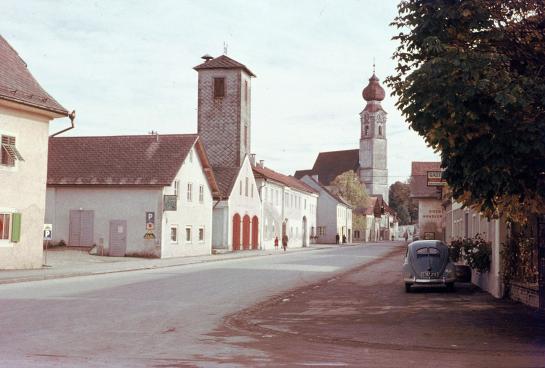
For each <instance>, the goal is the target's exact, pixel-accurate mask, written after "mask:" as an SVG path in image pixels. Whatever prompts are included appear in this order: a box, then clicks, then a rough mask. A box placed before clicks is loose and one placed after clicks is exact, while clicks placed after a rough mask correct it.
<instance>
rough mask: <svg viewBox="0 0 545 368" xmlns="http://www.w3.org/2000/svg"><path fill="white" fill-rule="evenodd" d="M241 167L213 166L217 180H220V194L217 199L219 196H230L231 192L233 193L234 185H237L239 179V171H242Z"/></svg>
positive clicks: (224, 197)
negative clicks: (236, 181)
mask: <svg viewBox="0 0 545 368" xmlns="http://www.w3.org/2000/svg"><path fill="white" fill-rule="evenodd" d="M240 169H241V168H240V167H213V168H212V170H213V171H214V176H215V177H216V180H217V182H218V188H219V191H218V194H217V196H216V197H214V198H216V199H218V198H220V197H221V198H223V199H226V198H229V194H231V191H232V190H233V187H234V185H235V180H236V179H237V176H238V173H239V172H240Z"/></svg>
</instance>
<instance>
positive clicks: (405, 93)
mask: <svg viewBox="0 0 545 368" xmlns="http://www.w3.org/2000/svg"><path fill="white" fill-rule="evenodd" d="M398 10H399V15H398V16H397V17H396V18H395V20H394V21H393V23H392V25H393V26H395V27H397V28H399V29H400V33H399V34H398V35H397V36H395V37H394V39H395V40H397V41H399V47H398V48H397V50H396V52H395V53H394V59H395V60H396V61H397V63H398V65H397V67H396V74H395V75H393V76H390V77H389V78H388V79H387V84H388V85H389V86H390V87H391V88H392V89H393V93H392V94H393V95H394V96H397V97H398V98H399V99H398V101H397V106H398V108H399V109H400V110H401V112H402V114H403V115H404V117H405V118H406V120H407V122H408V123H409V125H410V127H411V128H412V129H414V130H415V131H416V132H418V133H419V134H420V135H421V136H422V137H424V139H425V141H426V142H427V143H428V144H429V145H430V146H431V147H433V148H434V149H435V150H436V151H438V152H440V154H441V161H442V167H443V168H444V169H445V178H446V180H447V182H448V183H449V186H450V187H451V189H452V194H453V196H454V198H455V199H456V200H458V201H461V202H462V203H464V204H465V205H467V206H471V207H473V208H475V209H477V210H479V211H482V212H483V213H485V214H486V215H488V216H498V215H500V214H506V215H508V217H511V218H512V219H514V220H518V221H524V220H525V218H526V216H527V214H528V213H531V212H538V211H539V210H540V209H543V208H545V199H544V198H545V1H543V0H502V1H497V0H465V1H455V0H403V1H401V3H400V4H399V5H398Z"/></svg>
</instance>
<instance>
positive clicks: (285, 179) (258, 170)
mask: <svg viewBox="0 0 545 368" xmlns="http://www.w3.org/2000/svg"><path fill="white" fill-rule="evenodd" d="M252 169H253V170H254V175H255V176H256V177H262V178H265V179H269V180H273V181H276V182H277V183H280V184H283V185H285V186H287V187H290V188H292V189H297V190H300V191H303V192H307V193H312V194H318V191H317V190H316V189H314V188H313V187H311V186H310V185H308V184H306V183H304V182H302V181H301V180H299V179H297V178H295V177H293V176H288V175H284V174H280V173H279V172H276V171H274V170H271V169H269V168H268V167H265V166H264V167H261V166H258V165H256V166H252Z"/></svg>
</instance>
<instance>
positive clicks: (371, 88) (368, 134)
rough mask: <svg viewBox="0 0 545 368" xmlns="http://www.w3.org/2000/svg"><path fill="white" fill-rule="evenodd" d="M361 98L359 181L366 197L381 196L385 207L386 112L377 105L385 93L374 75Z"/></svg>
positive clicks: (386, 178)
mask: <svg viewBox="0 0 545 368" xmlns="http://www.w3.org/2000/svg"><path fill="white" fill-rule="evenodd" d="M362 95H363V99H364V100H365V101H366V102H367V104H366V106H365V108H364V109H363V111H362V112H361V113H360V117H361V135H360V157H359V161H360V162H359V163H360V180H361V181H362V183H364V184H365V188H366V190H367V193H368V194H369V195H372V196H375V195H382V198H383V199H384V200H385V201H386V203H388V193H389V189H388V163H387V157H388V156H387V147H386V146H387V145H386V111H384V110H383V109H382V106H381V105H380V101H382V100H384V96H385V93H384V89H383V88H382V87H381V85H380V84H379V79H378V78H377V76H376V75H375V73H374V71H373V75H372V76H371V78H370V79H369V84H368V85H367V87H365V88H364V89H363V93H362Z"/></svg>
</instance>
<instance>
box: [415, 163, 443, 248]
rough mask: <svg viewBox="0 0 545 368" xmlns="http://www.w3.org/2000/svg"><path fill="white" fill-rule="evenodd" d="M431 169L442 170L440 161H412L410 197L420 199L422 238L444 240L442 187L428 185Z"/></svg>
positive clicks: (419, 220)
mask: <svg viewBox="0 0 545 368" xmlns="http://www.w3.org/2000/svg"><path fill="white" fill-rule="evenodd" d="M430 171H436V172H438V171H441V163H440V162H416V161H415V162H412V165H411V179H410V197H411V198H412V199H415V200H417V201H418V223H417V235H418V236H419V237H420V239H426V238H431V239H438V240H444V236H445V234H444V233H443V228H444V209H443V206H442V200H441V188H440V187H433V186H428V175H427V173H428V172H430Z"/></svg>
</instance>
